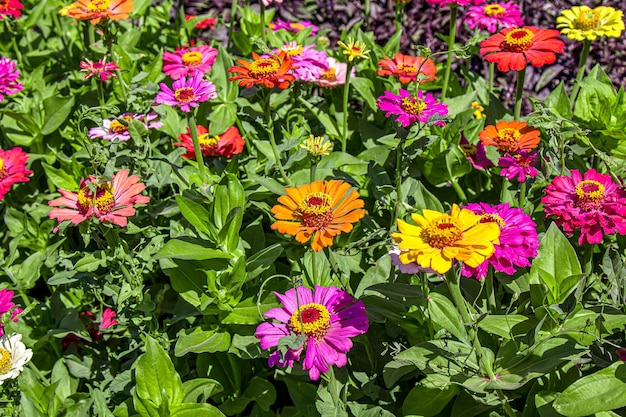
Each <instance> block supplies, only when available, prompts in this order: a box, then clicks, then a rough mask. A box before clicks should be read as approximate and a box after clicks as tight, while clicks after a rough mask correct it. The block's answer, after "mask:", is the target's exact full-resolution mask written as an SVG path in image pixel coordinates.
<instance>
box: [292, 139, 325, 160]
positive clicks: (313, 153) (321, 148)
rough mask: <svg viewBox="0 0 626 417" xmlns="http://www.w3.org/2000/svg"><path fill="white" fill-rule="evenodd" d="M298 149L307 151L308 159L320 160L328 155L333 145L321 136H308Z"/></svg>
mask: <svg viewBox="0 0 626 417" xmlns="http://www.w3.org/2000/svg"><path fill="white" fill-rule="evenodd" d="M300 147H301V148H302V149H304V150H306V151H307V153H308V154H309V158H312V159H320V158H321V157H322V156H326V155H330V151H332V150H333V144H332V143H331V142H330V141H329V140H327V139H326V138H324V137H323V136H315V135H311V136H309V137H308V138H307V139H306V140H305V141H304V143H302V144H300Z"/></svg>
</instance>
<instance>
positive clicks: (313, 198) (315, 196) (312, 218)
mask: <svg viewBox="0 0 626 417" xmlns="http://www.w3.org/2000/svg"><path fill="white" fill-rule="evenodd" d="M297 213H299V214H300V217H301V218H302V224H304V225H305V226H306V227H315V228H318V229H321V228H324V227H326V226H328V225H329V224H330V222H332V221H333V218H334V217H333V199H332V197H331V196H329V195H328V194H326V193H321V192H320V193H311V194H307V195H306V196H305V197H304V199H303V200H302V202H300V204H298V211H297Z"/></svg>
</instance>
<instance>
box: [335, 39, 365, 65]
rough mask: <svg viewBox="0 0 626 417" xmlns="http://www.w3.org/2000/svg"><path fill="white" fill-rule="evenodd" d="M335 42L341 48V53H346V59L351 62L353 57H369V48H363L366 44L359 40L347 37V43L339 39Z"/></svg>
mask: <svg viewBox="0 0 626 417" xmlns="http://www.w3.org/2000/svg"><path fill="white" fill-rule="evenodd" d="M337 44H338V45H339V46H340V47H341V49H342V50H343V54H344V55H348V61H350V62H352V61H353V60H354V59H355V58H358V59H370V57H369V55H368V54H369V52H370V51H369V49H365V48H367V46H366V45H365V43H363V42H361V41H359V40H356V39H353V38H348V44H345V43H343V42H341V41H339V42H337Z"/></svg>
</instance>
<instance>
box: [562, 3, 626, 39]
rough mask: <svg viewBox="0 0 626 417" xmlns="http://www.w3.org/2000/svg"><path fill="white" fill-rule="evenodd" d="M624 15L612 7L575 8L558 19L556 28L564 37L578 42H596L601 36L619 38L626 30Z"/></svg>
mask: <svg viewBox="0 0 626 417" xmlns="http://www.w3.org/2000/svg"><path fill="white" fill-rule="evenodd" d="M623 19H624V13H623V12H622V11H621V10H615V9H614V8H612V7H606V6H599V7H596V8H594V9H592V8H590V7H588V6H574V7H572V8H571V9H568V10H563V11H562V12H561V16H559V17H557V18H556V27H557V29H561V33H562V34H563V35H567V37H568V38H569V39H575V40H577V41H584V40H590V41H592V40H594V39H596V38H598V37H600V36H610V37H613V38H619V37H620V35H621V34H622V31H623V30H624V20H623Z"/></svg>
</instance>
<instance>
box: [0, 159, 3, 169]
mask: <svg viewBox="0 0 626 417" xmlns="http://www.w3.org/2000/svg"><path fill="white" fill-rule="evenodd" d="M3 169H4V159H2V158H0V172H2V170H3Z"/></svg>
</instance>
